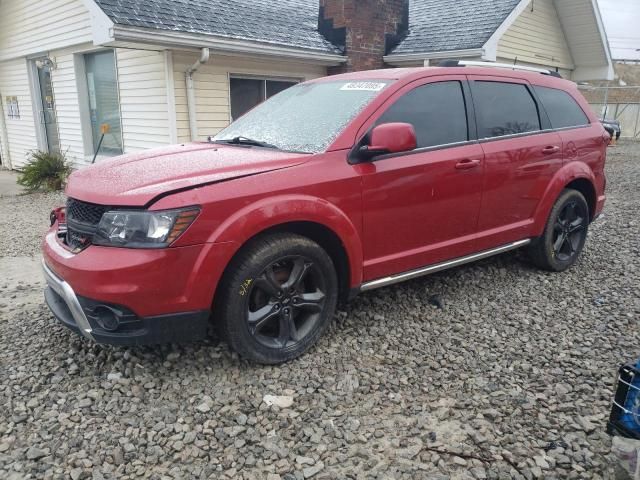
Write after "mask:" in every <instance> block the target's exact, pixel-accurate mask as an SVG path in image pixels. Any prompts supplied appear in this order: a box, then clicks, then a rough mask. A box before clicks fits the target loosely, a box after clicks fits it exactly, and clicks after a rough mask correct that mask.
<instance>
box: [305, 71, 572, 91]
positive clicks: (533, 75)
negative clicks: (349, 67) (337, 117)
mask: <svg viewBox="0 0 640 480" xmlns="http://www.w3.org/2000/svg"><path fill="white" fill-rule="evenodd" d="M439 75H483V76H491V77H504V78H518V79H523V80H527V81H529V82H530V83H534V84H537V85H548V86H554V87H556V88H563V89H566V88H567V87H569V86H574V88H575V84H574V83H573V82H570V81H568V80H564V79H562V78H558V77H554V76H551V75H546V74H543V73H539V72H529V71H524V70H515V69H510V68H501V67H475V66H467V67H464V66H459V67H414V68H386V69H380V70H364V71H360V72H350V73H342V74H338V75H332V76H329V77H322V78H318V79H315V80H312V82H331V81H369V80H402V81H403V83H409V82H411V81H413V80H418V79H421V78H427V77H431V76H439Z"/></svg>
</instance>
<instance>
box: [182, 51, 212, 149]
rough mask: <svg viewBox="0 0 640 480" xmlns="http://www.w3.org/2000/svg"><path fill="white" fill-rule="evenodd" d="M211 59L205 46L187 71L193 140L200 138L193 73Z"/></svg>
mask: <svg viewBox="0 0 640 480" xmlns="http://www.w3.org/2000/svg"><path fill="white" fill-rule="evenodd" d="M208 61H209V49H208V48H203V49H202V51H201V52H200V58H199V59H198V60H196V63H194V64H193V65H191V66H190V67H189V68H188V69H187V71H186V72H185V80H186V83H187V112H188V113H189V131H190V132H191V141H192V142H195V141H197V140H198V121H197V118H196V91H195V88H194V85H193V74H194V73H195V72H196V71H197V70H198V68H200V65H203V64H205V63H207V62H208Z"/></svg>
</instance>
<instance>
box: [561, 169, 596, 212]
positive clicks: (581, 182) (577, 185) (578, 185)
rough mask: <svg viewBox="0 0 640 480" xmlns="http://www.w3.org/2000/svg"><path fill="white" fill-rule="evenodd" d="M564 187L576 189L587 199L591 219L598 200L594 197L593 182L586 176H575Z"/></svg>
mask: <svg viewBox="0 0 640 480" xmlns="http://www.w3.org/2000/svg"><path fill="white" fill-rule="evenodd" d="M565 188H567V189H570V190H577V191H578V192H580V193H581V194H582V195H583V196H584V198H585V200H586V201H587V205H589V220H590V221H593V218H594V213H595V211H596V202H597V200H598V199H597V197H596V189H595V188H594V187H593V184H592V183H591V182H590V181H589V180H587V179H586V178H577V179H576V180H573V181H572V182H570V183H569V184H568V185H567V186H566V187H565Z"/></svg>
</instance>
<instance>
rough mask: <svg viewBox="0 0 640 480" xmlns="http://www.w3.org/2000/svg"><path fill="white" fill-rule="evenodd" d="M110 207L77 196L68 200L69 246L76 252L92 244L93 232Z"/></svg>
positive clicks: (67, 237) (67, 236) (66, 239)
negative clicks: (83, 200)
mask: <svg viewBox="0 0 640 480" xmlns="http://www.w3.org/2000/svg"><path fill="white" fill-rule="evenodd" d="M108 209H109V207H106V206H104V205H96V204H94V203H88V202H82V201H80V200H76V199H75V198H69V199H68V200H67V234H66V236H65V242H66V244H67V246H68V247H69V248H70V249H71V250H73V251H76V252H79V251H81V250H84V249H85V248H87V247H88V246H89V245H91V240H92V239H93V234H94V233H95V231H96V230H97V228H98V224H99V223H100V219H101V218H102V214H103V213H105V212H106V211H107V210H108Z"/></svg>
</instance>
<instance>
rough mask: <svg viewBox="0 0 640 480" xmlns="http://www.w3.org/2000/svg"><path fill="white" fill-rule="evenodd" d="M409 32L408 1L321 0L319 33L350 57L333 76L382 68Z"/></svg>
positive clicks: (334, 69) (331, 69)
mask: <svg viewBox="0 0 640 480" xmlns="http://www.w3.org/2000/svg"><path fill="white" fill-rule="evenodd" d="M408 29H409V0H320V13H319V15H318V30H319V31H320V33H321V34H323V35H324V36H325V38H326V39H327V40H329V41H330V42H331V43H333V44H334V45H336V46H338V47H340V48H342V49H343V50H344V52H345V55H346V57H347V62H346V63H345V64H342V65H340V66H338V67H331V68H329V74H330V75H331V74H336V73H343V72H354V71H358V70H370V69H374V68H383V67H384V66H385V64H384V61H383V59H382V57H383V56H384V55H386V54H387V53H389V52H390V51H391V50H392V49H393V48H394V47H395V46H396V45H397V44H398V43H399V42H400V40H402V38H403V37H404V36H405V35H406V34H407V31H408Z"/></svg>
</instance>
